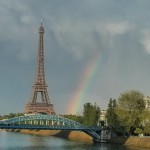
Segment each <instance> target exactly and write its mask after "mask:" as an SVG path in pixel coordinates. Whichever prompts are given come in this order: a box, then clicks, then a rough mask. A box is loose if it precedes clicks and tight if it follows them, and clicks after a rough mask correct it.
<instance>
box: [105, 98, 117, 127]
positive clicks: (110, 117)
mask: <svg viewBox="0 0 150 150" xmlns="http://www.w3.org/2000/svg"><path fill="white" fill-rule="evenodd" d="M116 107H117V102H116V99H114V100H113V99H112V98H111V99H110V100H109V103H108V109H107V112H106V118H107V123H108V126H110V127H112V128H113V129H117V128H118V127H119V122H118V116H117V114H116V111H115V110H116Z"/></svg>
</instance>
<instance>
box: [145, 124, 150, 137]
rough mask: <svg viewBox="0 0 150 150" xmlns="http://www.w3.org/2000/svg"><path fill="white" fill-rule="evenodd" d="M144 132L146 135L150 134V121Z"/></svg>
mask: <svg viewBox="0 0 150 150" xmlns="http://www.w3.org/2000/svg"><path fill="white" fill-rule="evenodd" d="M144 134H145V135H150V122H149V123H146V124H145V126H144Z"/></svg>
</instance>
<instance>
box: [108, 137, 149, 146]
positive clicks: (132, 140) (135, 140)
mask: <svg viewBox="0 0 150 150" xmlns="http://www.w3.org/2000/svg"><path fill="white" fill-rule="evenodd" d="M109 143H114V144H124V145H127V146H136V147H145V148H146V147H147V148H150V137H115V138H111V139H110V140H109Z"/></svg>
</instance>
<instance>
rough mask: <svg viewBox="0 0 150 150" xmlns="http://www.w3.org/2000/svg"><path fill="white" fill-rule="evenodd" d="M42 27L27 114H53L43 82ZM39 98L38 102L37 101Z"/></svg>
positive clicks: (45, 85) (41, 28) (41, 27)
mask: <svg viewBox="0 0 150 150" xmlns="http://www.w3.org/2000/svg"><path fill="white" fill-rule="evenodd" d="M44 32H45V31H44V27H43V25H42V21H41V26H40V28H39V45H38V57H37V72H36V76H35V81H34V84H33V87H32V95H31V98H30V101H29V103H27V104H26V113H27V114H37V113H44V114H55V111H54V108H53V104H52V103H51V102H50V99H49V96H48V90H47V87H48V86H47V84H46V81H45V72H44V38H43V36H44ZM39 96H40V102H39V100H38V98H39Z"/></svg>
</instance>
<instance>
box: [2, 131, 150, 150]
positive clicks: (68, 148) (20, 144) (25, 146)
mask: <svg viewBox="0 0 150 150" xmlns="http://www.w3.org/2000/svg"><path fill="white" fill-rule="evenodd" d="M0 150H148V149H141V148H136V147H124V146H121V145H111V144H105V143H103V144H91V143H85V142H77V141H70V140H66V139H62V138H56V137H51V136H49V137H42V136H32V135H26V134H21V133H13V132H0Z"/></svg>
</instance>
